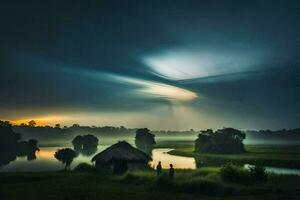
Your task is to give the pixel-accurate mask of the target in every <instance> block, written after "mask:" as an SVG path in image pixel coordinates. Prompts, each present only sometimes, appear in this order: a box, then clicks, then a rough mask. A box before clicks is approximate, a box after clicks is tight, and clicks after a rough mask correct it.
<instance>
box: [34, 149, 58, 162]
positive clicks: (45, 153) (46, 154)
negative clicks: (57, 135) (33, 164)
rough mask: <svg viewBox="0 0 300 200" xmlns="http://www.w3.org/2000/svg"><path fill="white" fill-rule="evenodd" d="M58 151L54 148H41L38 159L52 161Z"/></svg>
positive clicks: (37, 153)
mask: <svg viewBox="0 0 300 200" xmlns="http://www.w3.org/2000/svg"><path fill="white" fill-rule="evenodd" d="M55 151H56V149H54V148H41V150H40V151H37V152H36V157H37V159H52V158H53V157H54V154H55Z"/></svg>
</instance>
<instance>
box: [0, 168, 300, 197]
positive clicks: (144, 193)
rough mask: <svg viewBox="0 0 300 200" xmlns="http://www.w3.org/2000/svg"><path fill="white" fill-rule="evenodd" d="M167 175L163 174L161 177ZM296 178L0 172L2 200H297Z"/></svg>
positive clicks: (207, 172)
mask: <svg viewBox="0 0 300 200" xmlns="http://www.w3.org/2000/svg"><path fill="white" fill-rule="evenodd" d="M164 173H165V174H166V172H164ZM299 181H300V177H298V176H276V175H271V176H270V177H269V179H268V181H267V182H265V183H262V184H251V185H247V184H233V183H226V182H223V181H222V179H221V178H220V175H219V169H218V168H202V169H200V170H176V176H175V178H174V180H169V179H168V177H167V176H163V177H161V178H157V177H156V175H155V172H154V171H151V170H148V171H135V172H129V173H128V174H126V175H120V176H116V175H105V174H99V173H78V172H52V173H49V172H48V173H46V172H36V173H0V199H1V200H19V199H23V200H27V199H28V200H32V199H43V200H50V199H51V200H52V199H55V200H96V199H99V200H100V199H101V200H103V199H109V200H113V199H124V200H126V199H131V200H135V199H138V200H141V199H143V200H144V199H146V200H147V199H151V200H153V199H164V200H177V199H178V200H181V199H182V200H183V199H189V200H194V199H203V200H213V199H218V200H225V199H230V200H231V199H232V200H239V199H256V200H259V199H264V200H265V199H266V200H268V199H270V200H271V199H272V200H273V199H297V198H299V197H300V187H299V184H298V183H299Z"/></svg>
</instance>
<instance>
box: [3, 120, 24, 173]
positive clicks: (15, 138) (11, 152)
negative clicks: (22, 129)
mask: <svg viewBox="0 0 300 200" xmlns="http://www.w3.org/2000/svg"><path fill="white" fill-rule="evenodd" d="M20 139H21V136H20V134H18V133H15V132H14V131H13V130H12V128H11V124H10V123H9V122H8V121H1V120H0V167H2V166H3V165H7V164H9V163H10V162H11V161H13V160H15V159H16V158H17V147H18V142H19V140H20Z"/></svg>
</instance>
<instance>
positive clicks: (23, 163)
mask: <svg viewBox="0 0 300 200" xmlns="http://www.w3.org/2000/svg"><path fill="white" fill-rule="evenodd" d="M107 147H109V145H100V146H99V148H98V150H97V152H95V153H94V154H93V155H90V156H86V155H82V154H80V155H79V156H78V157H77V158H75V159H74V161H73V163H72V165H71V168H74V167H75V166H77V165H78V164H80V163H82V162H86V163H91V159H92V157H93V156H94V155H95V154H96V153H98V152H101V151H103V150H104V149H106V148H107ZM59 148H62V147H43V148H41V149H40V151H38V152H37V153H36V160H33V161H30V162H28V159H27V158H26V157H17V156H15V155H9V154H5V156H6V157H7V158H6V160H9V162H10V163H9V162H6V163H7V165H5V166H3V167H2V168H1V169H0V171H3V172H13V171H57V170H61V169H63V167H64V165H63V164H62V163H61V162H58V161H57V160H56V159H55V158H54V153H55V152H56V151H57V149H59ZM171 150H172V149H167V148H161V149H153V151H152V158H153V160H152V161H151V162H150V165H151V166H152V167H155V166H156V165H157V163H158V162H159V161H161V162H162V167H163V168H164V169H167V168H169V164H173V165H174V168H176V169H196V168H199V167H200V168H201V167H206V166H221V165H223V164H224V160H220V159H204V158H203V159H201V160H200V159H199V158H198V159H194V158H190V157H184V156H174V155H170V154H168V152H169V151H171ZM2 158H4V157H2ZM8 163H9V164H8ZM242 166H243V165H242ZM249 166H250V165H247V164H246V165H244V167H245V168H247V167H249ZM266 171H267V172H269V173H276V174H295V175H300V170H299V169H286V168H277V167H266Z"/></svg>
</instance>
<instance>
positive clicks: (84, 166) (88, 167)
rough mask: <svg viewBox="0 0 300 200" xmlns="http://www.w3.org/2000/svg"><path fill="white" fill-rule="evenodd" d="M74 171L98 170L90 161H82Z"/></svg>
mask: <svg viewBox="0 0 300 200" xmlns="http://www.w3.org/2000/svg"><path fill="white" fill-rule="evenodd" d="M74 171H77V172H94V171H96V168H95V167H94V166H93V165H90V164H88V163H80V164H79V165H77V166H76V167H75V168H74Z"/></svg>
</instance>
